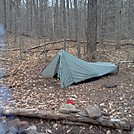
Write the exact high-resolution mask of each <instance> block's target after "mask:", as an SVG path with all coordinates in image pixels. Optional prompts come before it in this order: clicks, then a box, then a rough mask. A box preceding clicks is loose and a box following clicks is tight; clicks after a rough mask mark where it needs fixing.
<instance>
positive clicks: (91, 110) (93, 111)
mask: <svg viewBox="0 0 134 134" xmlns="http://www.w3.org/2000/svg"><path fill="white" fill-rule="evenodd" d="M85 111H86V112H87V114H88V117H89V118H93V119H97V118H100V117H101V110H100V108H99V107H97V106H92V105H88V106H87V108H85Z"/></svg>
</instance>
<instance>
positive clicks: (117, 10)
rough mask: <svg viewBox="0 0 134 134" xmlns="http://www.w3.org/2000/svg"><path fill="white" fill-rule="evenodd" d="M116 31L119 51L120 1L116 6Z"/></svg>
mask: <svg viewBox="0 0 134 134" xmlns="http://www.w3.org/2000/svg"><path fill="white" fill-rule="evenodd" d="M115 21H116V23H115V24H116V29H115V33H116V45H115V48H116V49H119V48H120V0H119V1H117V4H116V20H115Z"/></svg>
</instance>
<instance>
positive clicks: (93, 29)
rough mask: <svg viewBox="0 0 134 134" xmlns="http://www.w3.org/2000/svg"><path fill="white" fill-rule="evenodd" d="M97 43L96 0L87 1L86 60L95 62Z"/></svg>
mask: <svg viewBox="0 0 134 134" xmlns="http://www.w3.org/2000/svg"><path fill="white" fill-rule="evenodd" d="M96 42H97V0H88V15H87V54H88V60H90V61H93V60H96Z"/></svg>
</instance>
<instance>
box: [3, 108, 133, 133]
mask: <svg viewBox="0 0 134 134" xmlns="http://www.w3.org/2000/svg"><path fill="white" fill-rule="evenodd" d="M7 113H8V114H9V113H10V114H14V115H16V116H25V117H34V118H42V119H45V120H56V121H64V120H65V121H70V122H74V123H75V122H76V123H85V124H94V125H100V126H104V127H109V128H114V129H121V130H126V131H131V130H132V129H133V128H134V122H125V121H120V122H115V121H114V122H113V121H111V120H110V118H104V117H101V118H99V119H91V118H88V117H83V116H80V115H78V114H77V113H72V114H62V113H60V112H59V111H37V110H35V109H33V110H30V109H29V110H28V109H27V110H26V109H15V110H12V111H9V110H7V111H6V110H5V114H7Z"/></svg>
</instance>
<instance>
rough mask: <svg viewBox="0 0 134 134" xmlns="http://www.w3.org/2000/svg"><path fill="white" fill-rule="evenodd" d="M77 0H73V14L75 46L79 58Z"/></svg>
mask: <svg viewBox="0 0 134 134" xmlns="http://www.w3.org/2000/svg"><path fill="white" fill-rule="evenodd" d="M77 2H78V1H77V0H74V15H75V36H76V46H77V56H78V57H79V58H80V57H81V55H80V39H79V20H78V6H77Z"/></svg>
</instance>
